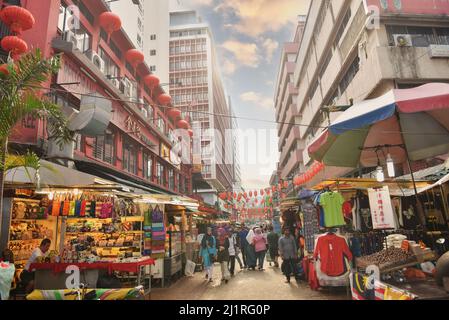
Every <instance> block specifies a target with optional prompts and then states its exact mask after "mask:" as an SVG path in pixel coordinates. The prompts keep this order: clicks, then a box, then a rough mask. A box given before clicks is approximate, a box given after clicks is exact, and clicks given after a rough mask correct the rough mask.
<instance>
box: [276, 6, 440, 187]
mask: <svg viewBox="0 0 449 320" xmlns="http://www.w3.org/2000/svg"><path fill="white" fill-rule="evenodd" d="M429 2H431V3H432V5H426V4H425V3H423V2H420V1H414V0H410V1H380V0H350V1H340V0H317V1H312V2H311V6H310V9H309V13H308V18H307V22H306V25H305V29H304V35H303V37H302V40H301V42H300V48H299V52H298V55H297V59H296V66H295V71H294V75H293V86H294V87H295V88H297V90H298V95H297V103H296V106H297V112H298V114H299V120H300V123H301V124H303V125H306V127H300V128H299V137H300V140H299V141H300V144H301V147H304V148H302V149H303V150H304V151H303V154H302V157H300V159H301V158H302V162H303V164H304V165H305V166H306V167H307V165H310V164H311V162H312V161H311V159H310V157H309V155H308V152H307V147H308V145H310V143H311V142H312V141H313V140H314V138H315V137H316V136H317V135H319V134H320V133H321V132H322V130H323V129H320V127H325V126H327V125H328V124H329V121H332V120H334V119H335V118H336V117H337V116H338V115H339V113H331V114H330V117H329V118H328V116H327V115H326V113H324V112H322V107H323V106H332V105H337V106H340V105H349V104H350V100H351V99H352V100H353V101H354V102H360V101H363V100H365V99H370V98H376V97H378V96H380V95H382V94H384V93H386V92H387V91H389V90H391V89H394V88H410V87H414V86H419V85H422V84H425V83H429V82H447V81H449V64H448V58H449V52H448V50H447V47H445V46H447V45H448V44H449V28H448V27H449V23H448V15H449V8H448V6H447V3H446V2H441V1H429ZM401 39H405V42H403V41H400V40H401ZM289 131H290V130H289ZM287 151H288V150H287ZM287 151H286V152H287ZM292 161H293V160H292ZM284 168H285V166H284ZM280 169H281V170H282V166H281V168H280ZM286 171H288V169H287V170H286ZM285 173H287V172H285ZM326 174H327V175H330V176H332V175H333V176H335V174H336V172H332V171H331V170H328V171H327V173H326ZM319 178H320V179H322V178H323V177H322V176H320V177H319ZM315 182H317V181H312V182H311V184H314V183H315Z"/></svg>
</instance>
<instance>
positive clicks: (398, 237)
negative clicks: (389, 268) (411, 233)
mask: <svg viewBox="0 0 449 320" xmlns="http://www.w3.org/2000/svg"><path fill="white" fill-rule="evenodd" d="M404 240H407V236H404V235H402V234H390V235H389V236H387V241H386V242H387V243H386V244H384V249H388V248H397V249H400V248H401V247H402V243H403V242H404Z"/></svg>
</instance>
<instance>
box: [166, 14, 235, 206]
mask: <svg viewBox="0 0 449 320" xmlns="http://www.w3.org/2000/svg"><path fill="white" fill-rule="evenodd" d="M169 67H170V83H171V86H170V94H171V96H172V97H173V102H174V104H175V105H176V106H179V108H180V109H181V110H182V111H183V114H184V115H185V116H188V117H189V118H190V121H191V123H192V127H193V128H196V130H195V131H196V133H197V137H198V139H197V143H198V144H200V146H198V148H197V152H198V153H199V154H198V155H197V157H196V161H195V162H197V163H195V164H194V166H195V165H196V166H195V167H196V168H197V171H198V174H199V173H201V178H199V179H198V184H197V187H196V192H197V193H198V194H200V195H201V196H202V197H203V198H204V200H205V201H206V202H207V203H210V204H215V203H216V202H217V201H218V198H217V192H220V191H227V190H232V187H233V176H234V173H233V168H232V163H230V162H232V157H233V146H232V144H233V140H232V139H226V135H227V134H229V133H230V130H229V129H231V128H232V123H231V118H230V109H229V106H228V103H227V98H226V95H225V90H224V87H223V83H222V78H221V74H220V71H219V68H218V63H217V57H216V53H215V47H214V42H213V37H212V34H211V31H210V29H209V27H208V25H207V24H205V23H202V22H200V19H199V18H198V17H197V14H196V12H195V11H191V10H178V11H173V12H171V13H170V65H169ZM194 157H195V155H194ZM230 159H231V160H230Z"/></svg>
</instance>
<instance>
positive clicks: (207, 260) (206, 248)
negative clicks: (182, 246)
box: [200, 227, 217, 282]
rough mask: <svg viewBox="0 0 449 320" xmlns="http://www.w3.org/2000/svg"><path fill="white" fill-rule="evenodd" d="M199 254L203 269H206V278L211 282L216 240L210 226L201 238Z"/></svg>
mask: <svg viewBox="0 0 449 320" xmlns="http://www.w3.org/2000/svg"><path fill="white" fill-rule="evenodd" d="M200 255H201V257H202V259H203V265H204V269H206V279H208V280H209V282H213V279H212V276H213V273H214V262H215V259H216V258H217V241H216V240H215V237H214V236H213V235H212V228H210V227H209V228H207V233H206V234H205V235H204V237H203V239H202V240H201V250H200Z"/></svg>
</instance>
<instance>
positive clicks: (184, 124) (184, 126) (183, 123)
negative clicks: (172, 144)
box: [176, 120, 189, 130]
mask: <svg viewBox="0 0 449 320" xmlns="http://www.w3.org/2000/svg"><path fill="white" fill-rule="evenodd" d="M176 125H177V127H178V128H179V129H185V130H188V129H189V123H188V122H187V121H185V120H179V121H178V123H177V124H176Z"/></svg>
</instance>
